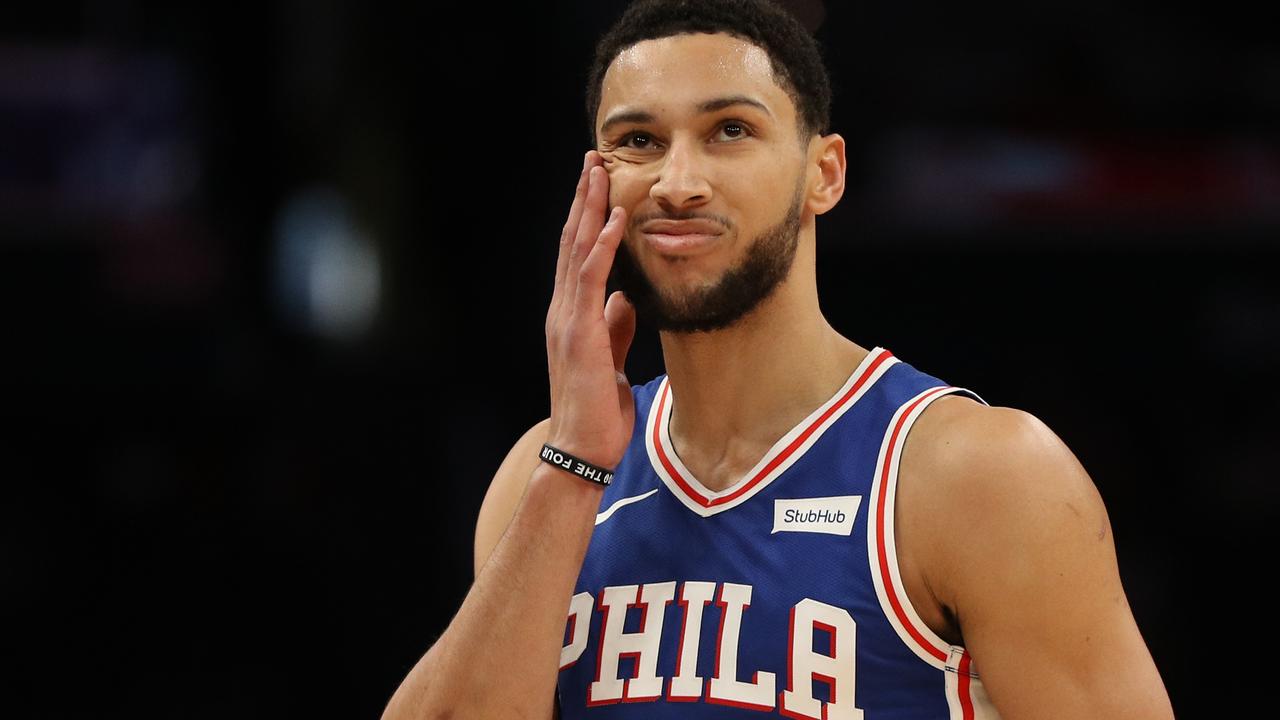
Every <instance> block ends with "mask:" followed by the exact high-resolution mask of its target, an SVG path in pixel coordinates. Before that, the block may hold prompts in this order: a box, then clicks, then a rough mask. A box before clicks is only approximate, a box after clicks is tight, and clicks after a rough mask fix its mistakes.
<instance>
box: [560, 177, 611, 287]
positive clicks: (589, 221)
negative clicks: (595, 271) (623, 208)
mask: <svg viewBox="0 0 1280 720" xmlns="http://www.w3.org/2000/svg"><path fill="white" fill-rule="evenodd" d="M588 172H589V173H590V183H591V184H590V187H589V188H588V189H587V200H586V205H585V206H584V207H583V209H582V218H581V220H579V221H578V237H577V238H575V239H574V241H573V247H572V248H571V249H570V250H569V264H568V265H567V266H566V267H565V276H564V289H565V292H566V293H567V294H566V295H565V298H566V301H567V302H572V298H575V297H577V295H578V282H579V280H578V275H579V272H581V269H582V265H583V263H585V262H586V261H587V257H588V256H589V255H590V253H591V250H592V248H594V247H595V245H596V241H597V240H598V239H599V237H600V231H601V229H603V228H604V223H605V219H606V218H605V216H606V215H607V214H608V206H609V173H608V172H607V171H606V170H605V169H604V168H603V167H592V168H590V169H589V170H588ZM600 302H602V303H603V302H604V298H601V299H600Z"/></svg>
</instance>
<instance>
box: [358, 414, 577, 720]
mask: <svg viewBox="0 0 1280 720" xmlns="http://www.w3.org/2000/svg"><path fill="white" fill-rule="evenodd" d="M546 427H547V421H543V422H542V423H539V424H538V425H536V426H534V427H533V428H532V429H530V430H529V431H528V432H526V433H525V435H524V436H523V437H522V438H520V440H519V441H518V442H517V443H516V444H515V446H514V447H513V448H512V450H511V452H510V453H509V454H508V455H507V458H506V460H504V461H503V463H502V467H501V468H499V470H498V473H497V474H496V475H495V476H494V480H493V482H492V484H491V485H490V488H489V492H488V494H487V495H486V497H485V502H484V505H483V507H482V509H481V511H480V519H479V520H478V521H477V523H476V565H477V573H476V579H475V583H474V584H473V585H472V587H471V591H470V592H469V593H468V594H467V597H466V600H465V601H464V602H463V604H462V607H461V609H460V610H459V611H458V614H457V615H456V616H455V617H454V619H453V621H452V622H451V623H450V624H449V628H448V629H447V630H446V631H445V633H444V635H442V636H441V637H440V640H439V641H438V642H436V644H435V645H433V646H431V649H430V650H428V651H427V653H426V654H425V655H424V656H423V657H422V659H421V660H419V661H418V663H417V664H416V665H415V666H414V668H413V670H412V671H410V673H409V675H408V677H406V678H405V680H404V682H403V683H402V684H401V686H400V688H399V689H398V690H397V691H396V694H395V695H394V696H393V697H392V699H391V703H390V704H389V705H388V706H387V709H386V712H385V714H384V715H383V717H384V718H409V717H412V718H419V717H428V718H434V717H448V716H449V715H450V713H452V714H453V716H455V717H476V718H486V717H535V718H550V717H552V703H553V699H554V695H555V684H556V678H557V674H558V671H559V665H560V646H561V643H562V641H563V637H564V624H565V616H566V614H567V613H568V609H569V597H570V596H571V595H572V594H573V585H574V582H575V580H576V579H577V576H578V571H579V569H580V568H581V566H582V559H583V557H584V556H585V554H586V550H587V543H588V542H589V541H590V539H591V530H592V527H593V525H594V521H595V514H596V511H597V510H598V509H599V505H600V494H601V491H600V490H598V489H597V488H596V487H593V486H592V485H590V484H588V483H587V482H585V481H583V480H582V479H581V478H578V477H575V476H573V475H571V474H569V473H567V472H565V471H562V470H557V469H556V468H554V467H552V466H551V465H548V464H546V463H543V462H540V461H539V460H538V455H537V453H538V450H539V448H541V446H542V443H543V442H544V441H546V438H547V435H546ZM529 458H533V461H532V463H531V462H530V461H529ZM535 463H536V466H534V464H535ZM531 466H532V467H531ZM526 485H527V487H526ZM552 518H554V520H553V519H552ZM508 521H509V524H508ZM504 531H505V532H504ZM491 550H492V554H490V551H491ZM513 658H519V661H518V662H513Z"/></svg>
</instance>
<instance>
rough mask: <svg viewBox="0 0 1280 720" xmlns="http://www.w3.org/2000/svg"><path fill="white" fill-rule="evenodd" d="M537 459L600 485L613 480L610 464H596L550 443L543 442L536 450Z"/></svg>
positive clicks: (606, 484)
mask: <svg viewBox="0 0 1280 720" xmlns="http://www.w3.org/2000/svg"><path fill="white" fill-rule="evenodd" d="M538 459H540V460H542V462H543V464H546V465H551V466H553V467H555V468H557V469H559V470H563V471H564V472H566V473H568V474H570V475H573V476H575V477H578V478H581V479H582V480H584V481H586V482H588V483H592V484H595V485H599V486H600V487H606V486H608V485H609V484H610V483H612V482H613V471H614V468H613V467H612V466H609V467H606V466H603V465H597V464H595V463H593V462H591V461H590V460H587V459H585V458H583V457H580V456H578V455H574V454H573V453H570V452H569V451H567V450H564V449H562V448H560V447H556V446H554V445H552V444H551V443H543V445H542V447H541V448H540V449H539V451H538Z"/></svg>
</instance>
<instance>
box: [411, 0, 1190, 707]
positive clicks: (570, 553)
mask: <svg viewBox="0 0 1280 720" xmlns="http://www.w3.org/2000/svg"><path fill="white" fill-rule="evenodd" d="M588 105H589V110H590V114H591V120H592V123H593V125H592V127H593V130H594V132H595V133H596V148H595V149H594V150H592V151H590V152H588V153H587V154H586V157H585V158H584V161H583V169H582V174H581V177H580V179H579V182H578V188H577V193H576V195H575V197H574V200H573V203H572V207H571V208H570V210H569V216H568V221H567V222H566V224H565V226H564V230H563V233H562V235H561V239H560V250H559V257H558V259H557V262H556V276H555V289H554V292H553V295H552V298H551V303H550V308H549V310H548V313H547V318H546V333H547V355H548V370H549V377H550V386H551V414H550V417H549V418H547V419H546V420H544V421H542V422H540V423H538V424H537V425H535V426H534V427H532V428H531V429H530V430H529V431H528V432H527V433H526V434H525V435H524V436H523V437H522V438H520V439H519V441H518V442H516V443H515V446H514V447H513V448H512V449H511V452H510V454H509V455H508V456H507V457H506V459H505V460H504V461H503V462H502V464H501V467H500V468H499V469H498V472H497V474H496V476H495V477H494V479H493V482H492V484H491V486H490V488H489V491H488V494H487V496H486V498H485V501H484V505H483V508H482V509H481V511H480V517H479V520H478V522H477V527H476V551H475V563H476V579H475V583H474V585H473V586H472V588H471V590H470V592H469V594H468V595H467V597H466V600H465V601H464V602H463V604H462V607H461V609H460V610H459V611H458V614H457V615H456V617H455V618H454V619H453V622H452V623H451V624H450V625H449V627H448V629H447V630H446V631H445V633H444V634H443V635H442V636H441V637H440V638H439V640H438V641H437V642H436V643H435V644H434V645H433V646H432V647H431V648H430V649H429V650H428V652H427V653H426V654H425V655H424V656H423V658H422V659H421V660H420V661H419V662H418V663H417V665H416V666H415V667H414V668H413V670H412V671H410V673H409V675H408V677H407V678H406V679H405V680H404V682H403V684H402V685H401V686H400V688H399V689H398V691H397V692H396V693H395V695H394V696H393V697H392V699H391V702H390V704H389V706H388V708H387V710H386V714H385V717H388V718H393V717H394V718H421V717H429V718H443V717H456V718H517V717H518V718H548V717H553V716H555V715H556V714H558V715H559V716H560V717H564V718H580V717H601V718H605V717H627V718H664V717H690V718H701V717H708V718H711V717H715V718H720V717H744V718H746V717H756V716H763V715H781V716H786V717H792V718H826V719H828V720H834V719H835V718H866V719H867V720H874V719H875V718H889V717H891V718H995V717H1003V718H1091V719H1099V718H1127V719H1130V720H1132V719H1134V718H1169V717H1172V710H1171V707H1170V703H1169V699H1168V696H1167V694H1166V691H1165V688H1164V686H1163V684H1162V682H1161V679H1160V676H1159V673H1158V672H1157V669H1156V667H1155V664H1154V662H1153V661H1152V658H1151V655H1150V653H1149V652H1148V650H1147V648H1146V645H1145V643H1144V641H1143V639H1142V637H1141V635H1140V633H1139V630H1138V628H1137V626H1136V624H1135V622H1134V619H1133V616H1132V613H1131V611H1130V609H1129V606H1128V604H1127V601H1126V598H1125V593H1124V590H1123V588H1122V586H1121V582H1120V578H1119V575H1118V572H1117V567H1116V557H1115V550H1114V546H1113V544H1112V536H1111V532H1110V527H1109V521H1108V518H1107V513H1106V509H1105V508H1104V506H1103V503H1102V500H1101V498H1100V497H1099V495H1098V492H1097V490H1096V489H1095V487H1094V485H1093V482H1092V480H1091V479H1090V477H1089V476H1088V474H1087V473H1086V472H1085V470H1084V469H1083V468H1082V467H1081V466H1080V464H1079V462H1077V460H1076V458H1075V456H1074V455H1073V454H1072V452H1071V451H1070V450H1069V449H1068V448H1067V447H1065V446H1064V444H1063V443H1062V442H1061V440H1060V439H1059V438H1058V437H1057V436H1056V435H1055V434H1054V433H1053V432H1052V431H1051V430H1050V429H1049V428H1048V427H1046V426H1045V425H1044V424H1043V423H1042V422H1041V421H1039V420H1038V419H1037V418H1036V417H1034V416H1033V415H1031V414H1029V413H1027V412H1024V411H1021V410H1017V409H1013V408H1006V407H993V406H990V405H989V404H988V403H986V402H985V401H984V400H982V398H981V397H979V396H978V395H977V393H975V392H972V391H970V390H966V389H963V388H958V387H953V386H950V385H948V384H947V383H945V382H943V381H942V380H939V379H938V378H936V377H933V376H931V375H928V374H926V373H924V372H922V371H920V370H917V369H916V368H914V367H912V366H911V365H909V364H908V363H906V362H905V361H903V360H901V359H899V358H897V357H896V356H895V355H893V353H891V352H890V351H889V350H888V349H886V348H882V347H873V348H872V349H866V348H864V347H862V346H860V345H858V344H856V343H854V342H852V341H851V340H848V339H846V338H844V337H842V336H841V335H840V334H839V333H838V332H836V331H835V330H834V329H833V328H832V327H831V326H830V325H829V324H828V323H827V322H826V320H825V319H824V317H823V315H822V313H821V311H820V309H819V306H818V295H817V287H816V280H815V267H814V265H815V263H814V257H815V252H814V246H815V240H816V231H815V219H816V217H817V216H818V215H821V214H823V213H825V212H827V211H828V210H830V209H831V208H832V207H834V206H835V205H836V203H837V202H839V200H840V198H841V195H842V194H843V191H844V175H845V154H844V153H845V146H844V140H843V139H842V138H841V137H840V136H839V135H838V134H834V133H829V132H827V113H828V106H829V90H828V84H827V79H826V75H825V71H824V70H823V68H822V62H821V60H820V56H819V54H818V51H817V49H816V43H815V41H814V40H813V38H812V37H811V36H809V35H808V34H807V33H806V32H805V31H804V29H803V28H801V27H800V26H798V24H797V23H796V22H795V21H794V20H793V19H791V17H790V16H788V15H787V14H786V13H785V12H783V11H780V10H778V9H777V8H775V7H773V6H771V5H768V4H766V3H765V2H759V1H748V0H734V1H730V0H718V1H714V2H711V1H707V2H696V3H695V2H678V1H665V0H659V1H657V2H649V1H645V0H642V2H640V3H637V4H635V5H632V6H631V7H630V8H629V9H628V11H627V13H626V14H625V15H624V16H623V18H622V19H621V20H620V21H619V22H618V24H617V25H615V27H614V28H613V29H612V30H611V31H610V32H609V34H607V35H606V36H605V37H604V38H603V39H602V40H601V42H600V44H599V46H598V56H597V65H596V68H595V72H594V73H593V74H592V76H591V86H590V87H589V89H588ZM615 257H616V260H617V263H616V265H615ZM611 268H612V270H613V271H614V273H615V276H616V277H617V279H618V282H619V283H620V285H621V287H622V290H621V291H617V292H613V293H612V294H610V295H609V297H608V298H607V302H606V298H605V287H606V279H607V277H608V276H609V273H610V271H611ZM885 271H886V272H897V271H900V269H893V268H886V269H885ZM877 302H879V301H878V300H877V299H873V298H868V307H871V308H874V306H875V305H876V304H877ZM637 314H638V315H640V316H642V317H645V319H646V320H647V321H648V322H650V323H652V324H653V325H655V326H656V327H657V328H658V330H659V331H660V334H661V342H662V349H663V355H664V359H665V365H666V370H667V372H666V374H665V375H661V376H659V377H657V378H654V379H652V380H651V381H649V382H647V383H646V384H643V385H636V386H632V385H631V384H630V383H629V381H628V380H627V378H626V377H625V375H624V374H623V369H624V360H625V357H626V354H627V351H628V348H629V347H630V344H631V340H632V337H633V335H634V330H635V322H636V317H637ZM610 472H612V484H609V485H607V486H606V485H605V484H603V482H604V481H607V480H609V479H610V478H609V473H610Z"/></svg>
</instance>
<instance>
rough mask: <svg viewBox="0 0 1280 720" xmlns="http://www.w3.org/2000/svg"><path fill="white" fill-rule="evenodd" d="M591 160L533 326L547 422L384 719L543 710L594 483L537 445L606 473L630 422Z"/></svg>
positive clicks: (609, 240) (621, 215) (493, 489)
mask: <svg viewBox="0 0 1280 720" xmlns="http://www.w3.org/2000/svg"><path fill="white" fill-rule="evenodd" d="M599 164H600V156H599V154H598V153H596V152H594V151H592V152H589V153H587V155H586V157H585V158H584V159H583V168H582V175H581V176H580V177H579V179H578V189H577V192H576V193H575V196H574V200H573V205H572V207H571V208H570V210H569V219H568V221H567V222H566V223H565V226H564V229H563V231H562V232H561V235H560V250H559V256H558V258H557V260H556V280H555V290H554V292H553V293H552V297H551V306H550V308H549V309H548V311H547V321H546V332H547V371H548V376H549V379H550V385H551V417H549V418H548V419H547V420H546V421H544V423H539V424H538V425H536V426H534V427H533V428H531V429H530V430H529V432H527V433H525V435H524V436H523V437H522V438H521V439H520V440H519V441H518V442H517V443H516V445H515V447H514V448H512V451H511V453H510V454H509V455H508V457H507V459H506V460H505V461H504V462H503V464H502V467H501V468H499V471H498V473H497V475H496V476H495V478H494V481H493V483H491V485H490V490H489V493H488V494H487V496H486V498H485V502H484V507H483V508H482V510H481V513H480V519H479V521H478V522H477V526H476V565H477V569H478V572H477V574H476V579H475V582H474V583H473V584H472V586H471V590H470V591H469V592H468V593H467V597H466V598H465V599H464V600H463V603H462V607H461V608H460V609H459V610H458V613H457V615H456V616H454V618H453V621H452V622H450V623H449V627H448V628H446V629H445V631H444V634H443V635H441V636H440V639H439V640H438V641H436V643H435V644H434V645H433V646H431V648H430V649H429V650H427V652H426V654H425V655H423V656H422V658H421V659H420V660H419V661H418V663H417V664H416V665H415V666H414V667H413V669H412V670H411V671H410V672H409V674H408V676H407V677H406V678H405V679H404V681H403V682H402V683H401V685H400V687H399V688H398V689H397V690H396V692H395V694H394V695H393V696H392V698H391V701H390V702H389V703H388V705H387V708H386V711H385V712H384V713H383V717H384V718H386V719H391V718H395V719H397V720H398V719H401V718H448V717H458V718H548V717H552V714H553V712H554V710H553V703H554V696H555V686H556V680H557V677H558V673H559V666H560V649H561V644H562V642H563V639H564V628H565V619H566V616H567V614H568V611H569V601H570V598H571V596H572V594H573V587H574V585H575V583H576V582H577V577H578V573H579V571H580V570H581V567H582V560H583V558H584V557H585V555H586V550H587V544H588V542H589V541H590V538H591V532H592V530H593V529H594V527H595V513H596V511H597V510H598V509H599V506H600V496H601V494H602V492H603V488H602V486H599V485H595V484H593V483H590V482H588V481H585V480H583V479H582V478H579V477H577V476H575V475H573V474H571V473H569V472H568V471H566V470H563V469H559V468H557V467H553V466H551V465H549V464H547V463H544V462H542V461H541V460H540V459H539V458H538V451H539V449H540V447H541V444H542V442H544V441H545V442H548V443H550V444H551V445H553V446H554V447H557V448H559V449H561V450H564V451H566V452H568V453H571V454H573V455H576V456H578V457H581V458H583V459H584V460H587V461H588V462H592V463H595V464H598V465H603V466H605V467H616V466H617V464H618V462H619V461H620V460H621V458H622V456H623V454H624V453H625V452H626V448H627V445H628V444H629V442H630V440H631V434H632V431H633V430H634V426H635V401H634V398H633V396H632V394H631V385H630V383H629V382H628V381H627V378H626V375H625V374H624V373H623V368H624V366H625V360H626V354H627V351H628V350H629V349H630V346H631V339H632V337H633V336H634V334H635V312H634V309H632V308H631V307H630V305H629V304H628V303H627V301H626V299H625V297H624V296H623V295H622V293H621V292H617V293H614V294H613V295H612V296H610V297H609V299H608V302H607V303H606V302H605V298H604V288H605V280H606V278H607V277H608V272H609V267H610V266H611V265H612V263H613V258H614V253H615V251H616V249H617V247H618V243H619V242H620V241H621V237H622V230H623V228H625V227H626V223H625V217H626V214H625V212H623V211H622V210H621V209H618V210H617V212H615V213H614V214H613V215H611V216H610V219H609V221H608V222H607V223H606V222H605V210H606V208H607V207H608V192H609V181H608V175H607V173H606V171H605V170H604V169H603V168H598V167H597V166H598V165H599ZM515 498H518V499H519V501H518V503H517V502H515V501H514V499H515ZM508 520H509V521H510V522H509V523H508ZM490 547H492V554H490V553H489V548H490Z"/></svg>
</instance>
